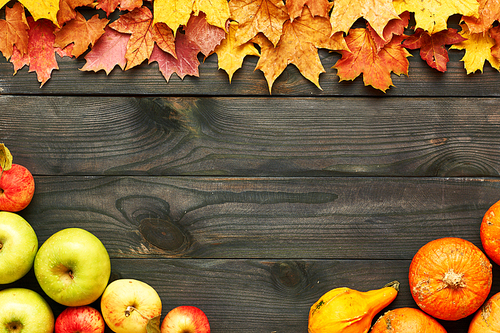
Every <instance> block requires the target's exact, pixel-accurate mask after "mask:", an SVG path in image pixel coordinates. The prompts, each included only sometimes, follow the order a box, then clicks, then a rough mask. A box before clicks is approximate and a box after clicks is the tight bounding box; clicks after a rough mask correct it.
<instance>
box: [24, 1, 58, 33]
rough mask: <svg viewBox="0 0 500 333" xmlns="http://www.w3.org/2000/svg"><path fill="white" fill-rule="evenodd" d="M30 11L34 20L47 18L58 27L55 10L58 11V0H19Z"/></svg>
mask: <svg viewBox="0 0 500 333" xmlns="http://www.w3.org/2000/svg"><path fill="white" fill-rule="evenodd" d="M19 2H20V3H22V4H23V6H24V7H25V8H26V9H27V10H28V11H29V12H30V14H31V16H33V19H34V20H35V21H37V20H39V19H43V18H44V19H48V20H50V21H52V22H54V24H55V25H56V26H58V27H59V22H58V20H57V12H58V11H59V0H19Z"/></svg>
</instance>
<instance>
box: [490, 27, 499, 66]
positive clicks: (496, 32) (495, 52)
mask: <svg viewBox="0 0 500 333" xmlns="http://www.w3.org/2000/svg"><path fill="white" fill-rule="evenodd" d="M490 37H491V38H493V40H494V41H495V45H494V46H493V47H492V48H491V55H492V56H493V57H495V58H497V59H500V26H496V27H494V28H491V29H490Z"/></svg>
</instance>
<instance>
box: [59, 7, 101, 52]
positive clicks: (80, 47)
mask: <svg viewBox="0 0 500 333" xmlns="http://www.w3.org/2000/svg"><path fill="white" fill-rule="evenodd" d="M108 22H109V20H107V19H99V14H96V15H94V16H93V17H92V18H91V19H89V20H88V21H87V20H86V19H85V17H83V15H82V14H80V13H77V15H76V18H75V19H73V20H71V21H69V22H68V23H66V24H65V25H64V26H63V27H62V28H61V29H60V30H59V31H57V32H56V40H55V43H54V46H55V47H60V48H64V47H66V46H67V45H69V44H71V43H73V44H74V47H73V49H72V53H71V54H72V55H73V56H74V57H75V58H78V57H79V56H80V55H81V54H82V53H84V52H85V51H87V49H88V48H89V45H91V46H93V45H94V43H95V42H96V41H97V40H98V39H99V37H101V36H102V34H103V33H104V28H105V27H106V25H107V24H108Z"/></svg>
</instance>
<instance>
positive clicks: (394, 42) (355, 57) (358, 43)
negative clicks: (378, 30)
mask: <svg viewBox="0 0 500 333" xmlns="http://www.w3.org/2000/svg"><path fill="white" fill-rule="evenodd" d="M403 39H404V37H403V36H394V37H393V38H392V39H391V41H390V42H389V43H387V44H386V45H384V47H383V48H381V49H380V48H379V47H378V46H377V43H375V41H374V40H373V37H372V34H371V33H370V31H368V29H363V28H357V29H351V30H350V31H349V34H348V35H347V36H346V42H347V46H348V47H349V50H350V51H346V50H344V51H341V53H342V58H341V59H339V60H338V61H337V63H336V64H335V65H334V66H333V68H335V69H337V75H338V76H339V78H340V81H344V80H354V79H355V78H357V77H358V76H359V75H361V74H363V82H364V84H365V86H368V85H370V86H372V87H374V88H376V89H379V90H382V91H383V92H385V91H386V90H387V89H389V87H391V86H393V84H392V80H391V72H393V73H395V74H397V75H401V74H405V75H408V67H409V62H408V59H407V57H409V56H411V54H410V53H409V52H408V51H407V50H406V49H405V48H404V47H403V46H402V45H401V41H402V40H403Z"/></svg>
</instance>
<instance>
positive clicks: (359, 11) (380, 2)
mask: <svg viewBox="0 0 500 333" xmlns="http://www.w3.org/2000/svg"><path fill="white" fill-rule="evenodd" d="M361 17H363V18H364V19H365V20H367V21H368V22H369V23H370V25H371V26H372V28H373V29H375V31H376V32H377V34H378V35H379V36H383V33H384V27H385V26H386V25H387V23H388V22H389V21H390V20H392V19H399V16H398V13H396V10H395V9H394V5H393V4H392V0H357V1H356V2H353V1H351V0H336V1H335V2H334V5H333V9H332V14H331V16H330V23H331V25H332V34H334V33H336V32H338V31H343V32H345V33H347V32H348V31H349V29H350V28H351V27H352V25H353V23H354V22H355V21H356V20H357V19H359V18H361Z"/></svg>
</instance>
